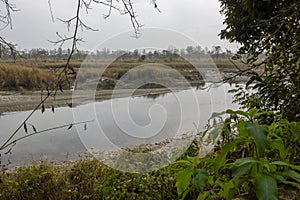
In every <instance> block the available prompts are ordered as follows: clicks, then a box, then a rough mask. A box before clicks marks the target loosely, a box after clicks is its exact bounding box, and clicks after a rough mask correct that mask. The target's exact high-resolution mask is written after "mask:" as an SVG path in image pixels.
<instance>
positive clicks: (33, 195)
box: [0, 160, 177, 200]
mask: <svg viewBox="0 0 300 200" xmlns="http://www.w3.org/2000/svg"><path fill="white" fill-rule="evenodd" d="M0 178H1V179H0V180H1V183H0V199H12V200H13V199H31V200H40V199H52V200H54V199H176V198H177V192H176V187H175V178H174V174H172V173H171V172H170V171H167V170H166V169H162V170H160V171H158V172H153V173H151V174H145V175H139V174H129V173H122V172H119V171H116V170H114V169H111V168H108V167H106V166H104V165H102V164H101V163H100V162H99V161H97V160H80V161H77V162H76V163H75V164H72V165H70V166H68V165H65V166H63V167H55V166H53V165H50V164H47V163H45V162H44V163H42V164H40V165H35V166H31V167H21V168H19V169H18V170H17V171H16V172H15V173H9V174H7V173H5V174H2V175H1V176H0Z"/></svg>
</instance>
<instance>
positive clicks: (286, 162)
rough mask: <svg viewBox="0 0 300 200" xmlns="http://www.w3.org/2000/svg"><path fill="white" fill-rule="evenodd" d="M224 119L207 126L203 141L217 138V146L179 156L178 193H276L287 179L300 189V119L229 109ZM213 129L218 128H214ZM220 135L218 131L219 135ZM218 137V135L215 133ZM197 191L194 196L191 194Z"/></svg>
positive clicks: (263, 196) (203, 195)
mask: <svg viewBox="0 0 300 200" xmlns="http://www.w3.org/2000/svg"><path fill="white" fill-rule="evenodd" d="M223 114H227V115H229V117H228V118H226V120H224V121H223V120H221V122H222V124H223V126H222V128H221V129H220V125H219V124H215V125H213V126H211V127H209V128H208V129H207V131H206V134H207V135H208V134H209V133H212V135H211V136H212V137H208V139H207V140H206V141H207V142H213V141H218V142H215V143H216V147H215V151H214V152H212V153H211V154H210V155H209V156H207V157H205V158H202V159H199V158H198V157H197V156H196V157H192V158H187V159H185V160H179V161H177V162H176V163H175V164H174V165H173V166H180V167H179V168H178V167H177V170H178V172H177V176H176V186H177V191H178V195H180V196H181V197H182V199H184V198H186V197H188V196H189V195H191V196H193V195H195V191H196V195H198V199H204V198H206V197H207V196H208V195H210V196H215V197H223V198H226V199H231V198H233V197H234V196H236V195H241V194H256V197H257V198H258V199H277V197H278V189H280V188H281V186H283V185H290V186H291V187H295V188H296V189H297V187H298V189H299V183H300V179H299V178H300V174H299V172H300V166H299V155H298V154H297V152H299V148H300V142H299V136H300V123H299V122H289V121H287V120H284V119H282V118H281V117H280V116H278V115H276V116H275V117H274V119H276V120H274V121H273V123H271V124H270V125H266V124H261V123H260V122H261V120H262V119H263V118H265V117H266V116H267V115H274V114H273V113H272V112H265V111H264V112H261V111H259V110H258V109H251V110H250V111H249V112H244V111H240V110H238V111H233V110H227V111H225V112H223V113H219V114H214V115H213V118H216V117H219V116H221V115H223ZM216 130H218V133H217V134H216ZM218 136H219V137H218ZM217 138H219V139H217ZM193 197H195V196H193Z"/></svg>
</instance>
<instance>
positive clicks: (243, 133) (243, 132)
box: [238, 121, 249, 137]
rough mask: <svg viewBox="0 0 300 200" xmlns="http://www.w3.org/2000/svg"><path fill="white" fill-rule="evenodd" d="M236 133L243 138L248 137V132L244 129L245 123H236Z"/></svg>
mask: <svg viewBox="0 0 300 200" xmlns="http://www.w3.org/2000/svg"><path fill="white" fill-rule="evenodd" d="M238 132H239V134H240V136H244V137H248V136H249V134H248V131H247V129H246V128H245V122H244V121H239V123H238Z"/></svg>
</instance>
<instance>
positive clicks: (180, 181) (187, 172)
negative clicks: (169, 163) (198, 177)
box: [176, 168, 193, 196]
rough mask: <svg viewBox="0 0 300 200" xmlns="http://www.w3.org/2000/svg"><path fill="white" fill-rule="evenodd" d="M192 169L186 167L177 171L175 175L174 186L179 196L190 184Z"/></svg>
mask: <svg viewBox="0 0 300 200" xmlns="http://www.w3.org/2000/svg"><path fill="white" fill-rule="evenodd" d="M192 174H193V170H191V169H189V168H186V169H184V170H182V171H179V172H178V173H177V175H176V187H177V193H178V195H179V196H181V195H182V194H183V193H184V191H186V190H187V189H188V187H189V185H190V181H191V179H192Z"/></svg>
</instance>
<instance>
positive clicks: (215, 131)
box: [205, 124, 223, 144]
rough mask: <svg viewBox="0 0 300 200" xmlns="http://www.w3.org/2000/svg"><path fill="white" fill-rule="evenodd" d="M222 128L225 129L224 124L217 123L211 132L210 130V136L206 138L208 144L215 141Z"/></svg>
mask: <svg viewBox="0 0 300 200" xmlns="http://www.w3.org/2000/svg"><path fill="white" fill-rule="evenodd" d="M222 130H223V125H222V124H217V125H215V126H213V129H212V130H211V131H210V132H208V134H209V137H208V138H207V139H206V140H205V142H207V143H208V144H210V143H215V141H216V139H217V138H218V136H219V135H220V134H221V132H222Z"/></svg>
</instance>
